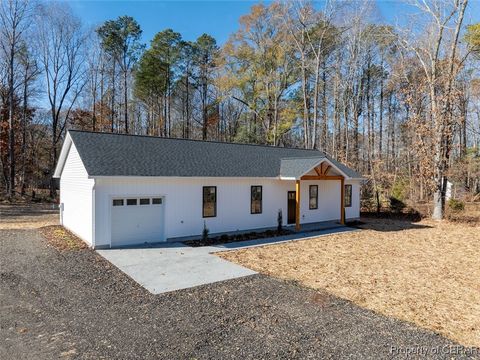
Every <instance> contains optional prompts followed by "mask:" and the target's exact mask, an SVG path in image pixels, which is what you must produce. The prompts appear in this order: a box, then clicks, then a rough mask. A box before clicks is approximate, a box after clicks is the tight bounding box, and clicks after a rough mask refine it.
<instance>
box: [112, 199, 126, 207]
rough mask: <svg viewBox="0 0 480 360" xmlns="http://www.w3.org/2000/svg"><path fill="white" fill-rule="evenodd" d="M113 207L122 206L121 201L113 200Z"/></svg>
mask: <svg viewBox="0 0 480 360" xmlns="http://www.w3.org/2000/svg"><path fill="white" fill-rule="evenodd" d="M112 205H113V206H123V199H114V200H113V204H112Z"/></svg>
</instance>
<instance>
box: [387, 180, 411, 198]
mask: <svg viewBox="0 0 480 360" xmlns="http://www.w3.org/2000/svg"><path fill="white" fill-rule="evenodd" d="M408 184H409V183H408V181H406V180H405V179H397V180H395V182H394V184H393V186H392V190H391V198H392V197H393V198H395V199H397V200H400V201H405V199H406V198H407V194H408Z"/></svg>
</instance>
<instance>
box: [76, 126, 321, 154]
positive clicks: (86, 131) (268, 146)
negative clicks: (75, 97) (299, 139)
mask: <svg viewBox="0 0 480 360" xmlns="http://www.w3.org/2000/svg"><path fill="white" fill-rule="evenodd" d="M68 132H78V133H87V134H99V135H119V136H130V137H144V138H150V139H164V140H182V141H191V142H200V143H212V144H226V145H247V146H257V147H264V148H269V149H288V150H302V151H311V152H314V151H315V152H319V153H321V154H323V155H325V153H323V152H322V151H320V150H317V149H303V148H299V147H284V146H274V145H265V144H249V143H236V142H228V141H218V140H200V139H185V138H175V137H162V136H154V135H141V134H124V133H115V132H107V131H89V130H76V129H69V130H68ZM300 158H301V157H300Z"/></svg>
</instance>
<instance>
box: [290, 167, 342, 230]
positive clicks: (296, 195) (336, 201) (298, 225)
mask: <svg viewBox="0 0 480 360" xmlns="http://www.w3.org/2000/svg"><path fill="white" fill-rule="evenodd" d="M302 160H303V161H302ZM282 165H283V166H282V170H283V171H284V173H285V174H287V175H285V176H282V177H281V179H284V180H290V181H291V180H295V191H290V192H289V194H288V213H287V217H288V223H289V224H292V223H295V225H294V229H295V231H296V232H301V231H308V229H316V228H318V227H319V224H320V223H322V225H321V227H322V228H324V227H326V228H328V227H331V225H332V224H337V225H340V226H341V225H345V174H344V173H343V172H342V171H341V170H340V169H338V168H337V167H335V166H334V165H333V164H332V163H331V162H330V161H328V159H326V158H323V159H321V160H319V159H301V160H300V159H296V160H295V163H294V162H293V161H292V160H291V159H289V160H287V161H286V162H285V164H282ZM323 181H328V182H330V181H337V182H339V187H336V188H335V191H334V192H332V194H333V196H334V198H333V199H332V198H330V204H331V207H332V208H333V207H335V208H337V207H338V208H337V210H335V212H336V213H334V214H333V216H332V214H330V216H331V217H330V219H332V218H333V219H334V218H335V217H336V216H337V214H338V218H337V219H338V220H333V221H321V222H318V221H312V220H316V219H314V218H310V222H307V223H302V221H304V220H305V212H306V211H305V210H306V209H305V207H306V206H308V209H309V210H316V209H318V202H319V185H320V182H323ZM305 182H307V184H306V186H309V188H308V193H307V194H308V195H307V196H309V198H308V203H307V202H306V201H305V200H303V199H302V192H303V195H305V194H306V192H305V190H304V189H303V186H302V184H305ZM312 187H313V193H311V190H312V189H311V188H312ZM320 200H321V201H324V200H325V199H323V198H321V199H320ZM312 202H313V204H312ZM322 205H324V206H325V203H324V204H322ZM302 211H303V213H302ZM337 211H338V212H337ZM307 217H308V216H307ZM292 227H293V226H292Z"/></svg>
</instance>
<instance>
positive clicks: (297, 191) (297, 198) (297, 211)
mask: <svg viewBox="0 0 480 360" xmlns="http://www.w3.org/2000/svg"><path fill="white" fill-rule="evenodd" d="M295 231H300V180H297V181H296V182H295Z"/></svg>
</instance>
